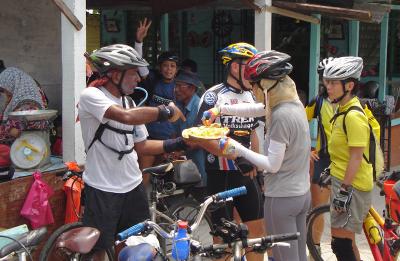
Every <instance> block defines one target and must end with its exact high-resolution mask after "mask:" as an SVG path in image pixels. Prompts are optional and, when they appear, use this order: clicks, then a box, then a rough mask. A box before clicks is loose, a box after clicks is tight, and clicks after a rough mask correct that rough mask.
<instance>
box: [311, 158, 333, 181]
mask: <svg viewBox="0 0 400 261" xmlns="http://www.w3.org/2000/svg"><path fill="white" fill-rule="evenodd" d="M318 156H319V160H318V161H314V175H313V177H312V180H311V182H312V183H313V184H318V182H319V177H320V176H321V173H322V171H324V169H325V168H327V167H329V164H330V163H331V159H330V157H329V154H326V153H318Z"/></svg>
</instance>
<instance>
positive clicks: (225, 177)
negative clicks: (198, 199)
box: [207, 170, 264, 224]
mask: <svg viewBox="0 0 400 261" xmlns="http://www.w3.org/2000/svg"><path fill="white" fill-rule="evenodd" d="M240 186H246V189H247V194H246V195H243V196H240V197H235V198H233V202H232V204H230V203H228V204H226V205H225V206H223V207H221V208H218V209H216V210H213V211H212V212H211V218H212V222H213V224H220V220H221V218H225V219H229V220H232V219H233V207H235V208H236V210H237V211H238V213H239V216H240V218H241V219H242V221H243V222H247V221H251V220H257V219H261V218H263V216H264V196H263V194H262V191H261V188H260V185H259V184H258V182H257V179H256V178H254V179H251V178H249V177H246V176H243V175H242V174H241V172H239V171H223V170H219V171H218V170H216V171H207V189H208V194H209V195H212V194H215V193H218V192H222V191H224V190H228V189H232V188H236V187H240Z"/></svg>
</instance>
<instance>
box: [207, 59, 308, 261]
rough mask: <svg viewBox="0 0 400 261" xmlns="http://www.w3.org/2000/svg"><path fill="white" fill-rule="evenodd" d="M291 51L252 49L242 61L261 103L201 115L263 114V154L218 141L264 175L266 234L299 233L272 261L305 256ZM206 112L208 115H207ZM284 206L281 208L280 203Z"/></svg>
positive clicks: (304, 136)
mask: <svg viewBox="0 0 400 261" xmlns="http://www.w3.org/2000/svg"><path fill="white" fill-rule="evenodd" d="M289 60H290V56H289V55H287V54H285V53H280V52H277V51H264V52H259V53H258V54H256V55H255V56H254V57H253V58H252V59H251V60H250V61H249V62H248V63H247V66H246V71H245V77H246V79H248V80H249V81H250V82H252V84H253V85H255V86H256V87H258V88H261V89H262V90H263V92H264V94H265V100H266V106H264V105H263V104H261V103H259V104H250V105H248V104H246V105H242V104H239V105H236V106H230V105H220V106H218V107H214V108H213V109H211V111H209V112H208V113H205V115H204V118H205V120H206V119H207V118H209V120H212V119H213V118H214V117H215V116H213V115H216V114H221V115H232V114H234V115H241V116H248V115H253V116H261V115H265V117H266V120H267V122H269V124H267V126H269V127H268V130H267V136H266V143H265V144H263V145H264V146H265V151H266V152H267V156H265V155H261V154H258V153H256V152H254V151H251V150H249V149H247V148H246V147H244V146H243V145H241V144H240V143H238V142H236V141H235V140H234V139H232V138H227V139H226V138H224V139H221V140H220V143H219V145H220V148H221V149H222V152H223V153H224V154H225V155H230V156H234V157H244V158H246V159H247V160H249V161H250V162H251V163H253V164H254V165H255V166H257V167H258V168H259V169H262V170H264V171H265V172H266V176H265V178H264V182H265V188H264V194H265V204H264V211H265V212H264V219H265V221H266V228H267V233H268V234H280V233H291V232H297V231H298V232H300V237H301V238H299V240H298V241H292V242H291V247H290V248H281V247H274V248H273V249H272V252H273V257H274V259H275V260H280V261H285V260H291V261H292V260H301V261H306V260H307V256H306V214H307V211H308V210H309V205H310V200H311V198H310V192H309V188H310V180H309V168H310V165H309V157H310V134H309V127H308V122H307V116H306V114H305V111H304V108H303V104H302V103H301V102H300V100H299V97H298V95H297V91H296V85H295V83H294V82H293V80H292V79H291V78H290V77H289V76H287V75H288V74H289V73H290V72H291V71H292V65H291V64H290V63H289V62H288V61H289ZM210 116H211V117H210ZM282 206H284V207H282Z"/></svg>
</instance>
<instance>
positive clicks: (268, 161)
mask: <svg viewBox="0 0 400 261" xmlns="http://www.w3.org/2000/svg"><path fill="white" fill-rule="evenodd" d="M221 142H222V145H223V147H224V151H225V153H226V154H233V155H236V156H238V157H243V158H245V159H247V160H248V161H250V162H251V163H253V164H254V165H255V166H257V168H258V169H263V170H265V171H267V172H269V173H276V172H278V171H279V169H280V168H281V166H282V162H283V157H284V156H285V150H286V145H285V144H284V143H280V142H277V141H274V140H271V141H270V144H269V148H268V156H265V155H262V154H259V153H257V152H254V151H252V150H249V149H247V148H246V147H244V146H243V145H241V144H240V143H238V142H237V141H235V140H233V139H230V138H228V139H226V140H225V141H223V140H221ZM220 144H221V143H220Z"/></svg>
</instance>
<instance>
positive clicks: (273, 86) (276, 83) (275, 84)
mask: <svg viewBox="0 0 400 261" xmlns="http://www.w3.org/2000/svg"><path fill="white" fill-rule="evenodd" d="M280 81H281V80H276V82H275V83H274V85H272V86H271V88H269V89H268V90H267V93H269V92H270V91H271V90H272V89H273V88H275V87H276V86H278V83H279V82H280Z"/></svg>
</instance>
